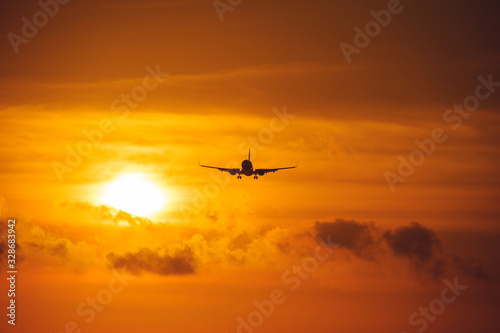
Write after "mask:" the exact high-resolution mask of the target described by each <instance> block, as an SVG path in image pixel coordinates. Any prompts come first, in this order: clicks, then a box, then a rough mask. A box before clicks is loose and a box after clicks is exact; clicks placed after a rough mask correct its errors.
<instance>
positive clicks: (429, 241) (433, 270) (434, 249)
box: [383, 222, 446, 278]
mask: <svg viewBox="0 0 500 333" xmlns="http://www.w3.org/2000/svg"><path fill="white" fill-rule="evenodd" d="M383 238H384V240H385V241H386V242H387V245H388V246H389V248H390V249H391V250H392V252H393V253H394V254H395V255H396V256H398V257H403V258H407V259H408V260H409V261H410V264H411V265H412V266H413V267H414V268H415V270H416V271H426V272H427V273H428V274H430V275H431V276H432V277H434V278H438V277H440V276H442V275H443V274H444V271H445V268H444V265H445V263H446V259H445V256H444V253H443V248H444V245H443V240H442V239H441V238H440V237H439V236H438V235H437V234H436V233H435V232H434V231H432V230H430V229H428V228H425V227H423V226H421V225H420V224H418V223H417V222H411V223H410V225H409V226H404V227H399V228H397V229H396V230H394V231H387V232H385V233H384V234H383Z"/></svg>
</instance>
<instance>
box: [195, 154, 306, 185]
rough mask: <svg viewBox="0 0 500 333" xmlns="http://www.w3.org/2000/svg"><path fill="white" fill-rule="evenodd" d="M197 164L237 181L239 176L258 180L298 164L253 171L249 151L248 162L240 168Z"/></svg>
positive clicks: (243, 163)
mask: <svg viewBox="0 0 500 333" xmlns="http://www.w3.org/2000/svg"><path fill="white" fill-rule="evenodd" d="M198 164H199V165H200V166H201V167H204V168H212V169H218V170H220V171H221V172H222V171H226V172H229V173H230V174H231V175H233V176H234V175H236V174H237V175H238V179H241V175H245V176H251V175H253V178H254V179H258V178H259V177H258V176H264V175H265V174H266V173H268V172H276V171H278V170H284V169H293V168H296V167H297V166H298V165H299V164H298V163H297V165H296V166H292V167H285V168H274V169H254V168H253V165H252V162H250V149H249V150H248V160H244V161H243V162H241V168H232V169H227V168H219V167H214V166H209V165H201V164H200V161H198Z"/></svg>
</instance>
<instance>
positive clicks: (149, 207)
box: [100, 173, 168, 216]
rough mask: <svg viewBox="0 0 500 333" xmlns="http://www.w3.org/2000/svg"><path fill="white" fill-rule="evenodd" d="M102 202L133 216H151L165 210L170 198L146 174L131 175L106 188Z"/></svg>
mask: <svg viewBox="0 0 500 333" xmlns="http://www.w3.org/2000/svg"><path fill="white" fill-rule="evenodd" d="M100 201H101V202H102V203H103V204H106V205H109V206H112V207H114V208H117V209H120V210H123V211H125V212H127V213H130V214H133V215H137V216H151V215H153V214H155V213H157V212H159V211H160V210H162V209H163V208H165V204H166V203H167V201H168V198H167V196H166V195H165V192H164V191H163V190H162V189H161V188H160V187H159V186H157V185H156V184H154V183H152V182H150V181H149V180H147V177H146V176H145V175H144V174H142V173H130V174H126V175H124V176H121V177H120V178H117V179H116V180H114V181H113V182H111V183H110V184H109V185H108V186H106V188H105V189H104V192H103V193H102V195H101V197H100Z"/></svg>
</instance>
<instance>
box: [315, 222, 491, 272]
mask: <svg viewBox="0 0 500 333" xmlns="http://www.w3.org/2000/svg"><path fill="white" fill-rule="evenodd" d="M314 228H315V231H316V235H317V236H319V237H321V238H322V239H324V240H326V239H329V240H330V242H332V243H338V244H340V248H344V249H346V250H348V251H349V252H351V253H352V254H353V255H354V256H356V257H358V258H361V259H365V260H374V261H376V260H378V259H380V258H381V256H382V255H383V253H384V251H385V252H387V251H388V252H389V254H390V255H391V256H394V257H398V258H403V259H406V260H407V261H408V262H409V265H410V267H411V269H412V271H413V272H414V273H415V274H416V275H417V277H419V278H425V277H430V278H434V279H438V278H440V277H442V276H444V275H445V274H447V272H448V271H449V270H455V271H458V272H460V273H461V274H464V275H467V276H470V277H472V278H475V279H477V280H483V281H484V280H487V274H486V273H485V270H484V269H483V267H482V264H481V262H480V260H479V259H476V258H472V257H467V256H457V255H451V254H449V253H446V251H445V244H444V241H443V239H442V238H441V237H440V236H439V235H438V234H437V233H436V232H434V231H433V230H431V229H429V228H426V227H424V226H422V225H420V224H419V223H416V222H411V223H410V225H408V226H403V227H398V228H396V229H395V230H382V229H380V228H378V227H376V226H375V224H374V223H373V222H372V223H362V222H357V221H346V220H342V219H337V220H335V221H334V222H316V224H315V226H314Z"/></svg>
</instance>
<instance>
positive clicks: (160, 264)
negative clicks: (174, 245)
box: [106, 247, 195, 275]
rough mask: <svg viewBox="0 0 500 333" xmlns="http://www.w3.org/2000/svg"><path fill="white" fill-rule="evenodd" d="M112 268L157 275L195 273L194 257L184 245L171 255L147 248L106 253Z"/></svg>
mask: <svg viewBox="0 0 500 333" xmlns="http://www.w3.org/2000/svg"><path fill="white" fill-rule="evenodd" d="M106 258H107V259H108V260H109V261H110V263H111V266H112V267H113V268H122V267H123V268H127V269H128V270H130V271H131V272H133V273H135V274H138V273H140V272H149V273H154V274H159V275H185V274H193V273H195V258H194V255H193V252H192V251H191V249H190V248H188V247H186V248H184V249H183V250H181V251H178V252H176V253H175V254H173V255H169V254H160V253H159V252H158V251H154V250H152V249H149V248H141V249H140V250H139V251H138V252H135V253H132V252H128V253H125V254H123V255H117V254H115V253H113V252H110V253H108V254H107V255H106Z"/></svg>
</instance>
